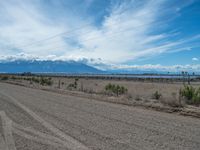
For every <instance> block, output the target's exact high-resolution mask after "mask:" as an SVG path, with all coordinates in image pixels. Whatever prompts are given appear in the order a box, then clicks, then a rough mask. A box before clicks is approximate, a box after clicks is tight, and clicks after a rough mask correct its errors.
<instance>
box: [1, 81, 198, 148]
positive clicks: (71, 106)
mask: <svg viewBox="0 0 200 150" xmlns="http://www.w3.org/2000/svg"><path fill="white" fill-rule="evenodd" d="M0 116H1V119H0V144H1V143H3V144H1V146H0V150H1V149H3V148H2V147H4V149H9V150H11V149H16V150H161V149H162V150H199V149H200V119H197V118H191V117H184V116H179V115H175V114H169V113H163V112H158V111H153V110H146V109H142V108H137V107H128V106H122V105H117V104H111V103H106V102H100V101H95V100H91V99H86V98H80V97H74V96H67V95H61V94H56V93H51V92H47V91H42V90H36V89H30V88H26V87H21V86H17V85H10V84H6V83H0ZM2 122H4V123H2ZM6 122H7V123H6ZM7 124H8V125H9V126H7ZM10 132H12V135H10V134H9V133H10ZM6 139H8V140H6ZM12 140H13V141H14V146H13V144H12V145H11V146H10V145H8V144H9V141H11V143H12ZM6 144H7V147H6V146H5V145H6ZM5 147H6V148H5ZM9 147H10V148H9Z"/></svg>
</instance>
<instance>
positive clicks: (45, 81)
mask: <svg viewBox="0 0 200 150" xmlns="http://www.w3.org/2000/svg"><path fill="white" fill-rule="evenodd" d="M40 84H41V85H52V84H53V82H52V81H51V78H44V77H41V78H40Z"/></svg>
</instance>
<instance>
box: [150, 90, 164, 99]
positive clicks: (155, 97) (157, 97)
mask: <svg viewBox="0 0 200 150" xmlns="http://www.w3.org/2000/svg"><path fill="white" fill-rule="evenodd" d="M161 96H162V94H161V93H159V92H158V91H156V92H155V93H153V95H152V97H153V99H157V100H159V99H160V98H161Z"/></svg>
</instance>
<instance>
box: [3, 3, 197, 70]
mask: <svg viewBox="0 0 200 150" xmlns="http://www.w3.org/2000/svg"><path fill="white" fill-rule="evenodd" d="M13 59H40V60H76V61H82V62H86V63H88V64H90V65H93V66H95V67H97V68H100V69H135V68H143V69H151V68H154V69H158V70H159V69H160V70H162V69H163V70H169V71H171V70H176V69H177V68H179V69H180V70H183V69H185V70H187V69H188V70H192V71H198V70H200V0H4V1H3V0H2V1H0V60H7V61H10V60H13Z"/></svg>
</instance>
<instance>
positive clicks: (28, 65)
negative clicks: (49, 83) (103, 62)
mask: <svg viewBox="0 0 200 150" xmlns="http://www.w3.org/2000/svg"><path fill="white" fill-rule="evenodd" d="M0 72H1V73H23V72H31V73H102V72H103V71H101V70H99V69H96V68H94V67H91V66H89V65H87V64H84V63H81V62H76V61H50V60H47V61H43V60H14V61H2V62H0Z"/></svg>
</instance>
